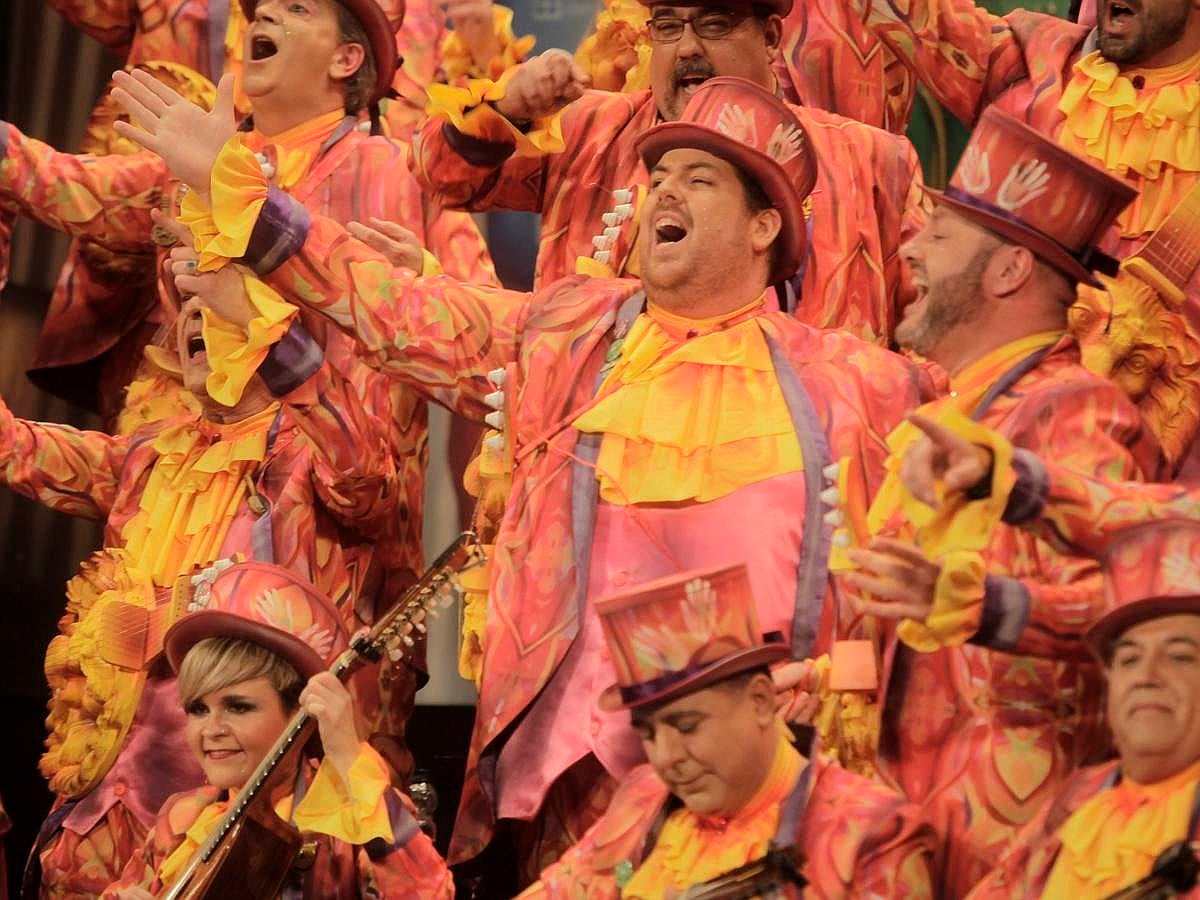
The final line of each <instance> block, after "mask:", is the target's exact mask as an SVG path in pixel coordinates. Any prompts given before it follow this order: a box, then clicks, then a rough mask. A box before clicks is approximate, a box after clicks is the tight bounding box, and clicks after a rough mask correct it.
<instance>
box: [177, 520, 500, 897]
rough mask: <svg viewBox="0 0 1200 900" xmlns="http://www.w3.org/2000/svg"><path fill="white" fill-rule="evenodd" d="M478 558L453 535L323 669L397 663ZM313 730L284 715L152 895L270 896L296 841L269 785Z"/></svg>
mask: <svg viewBox="0 0 1200 900" xmlns="http://www.w3.org/2000/svg"><path fill="white" fill-rule="evenodd" d="M484 561H485V558H484V554H483V549H482V546H481V545H480V543H479V541H478V540H477V538H476V537H475V534H474V533H473V532H469V531H468V532H464V533H463V534H461V535H459V537H458V538H457V539H456V540H455V541H454V543H453V544H451V545H450V546H449V547H448V548H447V549H446V550H445V552H443V553H442V555H441V556H439V557H438V558H437V560H436V561H435V562H434V563H433V564H432V565H431V566H430V567H429V568H428V569H427V570H426V571H425V573H424V574H423V575H422V576H421V577H420V579H418V580H417V583H416V584H414V585H413V586H412V587H411V588H409V589H408V591H407V592H405V594H404V596H403V597H401V598H400V600H399V601H397V602H396V605H395V606H393V607H392V608H391V609H390V610H388V611H387V612H386V613H384V615H383V616H382V617H381V618H380V619H379V621H377V622H376V623H375V625H374V626H373V627H372V628H370V629H365V628H364V629H363V630H362V631H360V632H359V633H358V634H357V635H355V636H354V637H353V638H352V639H351V642H350V648H349V649H348V650H346V651H345V652H344V653H342V654H341V655H340V656H339V657H338V658H337V659H336V660H334V662H333V664H332V665H331V666H330V667H329V671H330V672H332V673H333V674H334V675H335V676H337V677H338V678H339V679H342V680H345V679H346V678H347V677H348V676H349V675H350V674H352V673H353V672H354V671H355V670H357V669H358V668H359V667H361V666H363V665H366V664H369V663H377V662H379V660H381V659H382V658H383V656H384V655H385V654H386V655H387V656H388V657H389V659H391V660H392V661H399V660H401V659H403V658H404V656H405V654H406V652H407V651H408V648H410V647H411V646H412V645H413V636H412V635H413V632H422V631H424V630H425V620H426V619H427V618H428V617H430V616H436V615H437V613H438V611H439V610H440V609H441V608H444V607H446V606H449V605H450V603H452V602H453V599H454V588H453V578H454V576H455V575H456V574H457V573H459V572H463V571H466V570H467V569H472V568H474V567H475V566H478V565H481V564H483V562H484ZM315 731H316V721H315V720H310V719H309V717H308V714H307V713H305V712H304V711H303V710H301V711H300V712H298V713H297V714H296V715H295V716H294V717H293V718H292V720H291V721H290V722H289V723H288V725H287V727H286V728H284V730H283V733H282V734H280V736H279V738H278V740H276V742H275V744H274V745H273V746H272V747H271V749H270V751H268V752H267V755H266V756H265V757H263V760H262V762H261V763H259V765H258V768H256V769H255V770H254V772H253V773H252V774H251V775H250V777H249V778H248V779H247V780H246V784H245V785H244V786H243V787H242V790H241V791H240V792H239V793H238V796H237V799H236V800H235V801H234V802H233V803H232V804H230V806H229V809H228V810H227V811H226V812H225V815H223V816H222V817H221V818H220V820H219V821H218V822H217V825H216V827H215V828H214V829H213V831H212V834H210V835H209V837H208V838H207V840H205V841H204V843H203V844H201V845H200V846H199V847H197V848H196V852H195V853H194V854H192V858H191V859H190V860H189V861H188V864H187V865H186V866H185V867H184V869H183V871H182V872H181V873H180V875H179V878H178V879H176V881H175V882H174V883H173V884H172V885H171V887H170V888H169V889H167V890H166V891H165V893H162V894H160V895H159V896H160V898H161V900H221V898H228V897H244V898H247V900H268V898H272V897H275V896H277V895H278V893H279V890H280V887H281V886H282V884H283V882H284V879H285V878H286V877H287V874H288V872H289V870H291V868H292V866H293V864H294V863H295V862H296V856H297V853H298V851H299V850H300V846H301V837H300V832H299V831H297V830H296V828H295V827H294V826H292V825H290V824H289V823H287V822H284V821H283V820H282V819H280V818H279V817H278V816H277V815H276V814H275V811H274V810H273V809H272V808H271V801H270V794H271V791H270V788H271V787H272V786H273V785H275V784H277V783H278V782H279V780H280V778H281V777H283V776H285V775H286V773H288V772H291V771H294V765H292V764H294V763H297V762H298V761H299V757H300V754H301V752H302V750H303V748H304V745H305V744H306V743H307V742H308V739H309V738H310V737H312V735H313V734H314V733H315Z"/></svg>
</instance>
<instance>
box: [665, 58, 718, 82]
mask: <svg viewBox="0 0 1200 900" xmlns="http://www.w3.org/2000/svg"><path fill="white" fill-rule="evenodd" d="M693 75H699V76H701V77H703V78H715V77H716V75H717V73H716V70H715V69H713V67H712V63H710V62H709V61H708V60H707V59H696V58H688V59H681V60H679V62H677V63H675V71H673V72H672V73H671V82H672V84H673V86H674V87H675V88H676V89H678V87H679V82H681V81H682V80H683V79H685V78H688V77H690V76H693Z"/></svg>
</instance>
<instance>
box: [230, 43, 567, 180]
mask: <svg viewBox="0 0 1200 900" xmlns="http://www.w3.org/2000/svg"><path fill="white" fill-rule="evenodd" d="M516 72H517V67H516V66H514V67H512V68H510V69H508V70H507V71H506V72H505V73H504V74H503V75H501V76H500V77H499V78H498V79H496V80H494V81H493V80H492V79H489V78H473V79H471V80H470V81H468V82H467V86H466V87H453V86H451V85H447V84H431V85H430V86H429V104H428V106H426V112H427V113H428V114H429V116H430V118H440V119H444V120H445V121H447V122H449V123H450V124H451V125H453V126H454V127H455V128H456V129H457V130H458V131H459V132H461V133H462V134H466V135H470V136H471V137H475V138H479V139H480V140H484V141H493V142H496V143H512V144H513V145H514V150H513V152H514V153H515V154H516V155H517V156H532V157H537V156H545V155H546V154H547V153H561V152H562V150H563V148H564V147H566V142H565V141H564V140H563V135H562V112H561V111H559V112H557V113H555V114H554V115H552V116H549V117H548V118H545V119H538V120H536V121H535V122H534V123H533V125H532V127H531V128H530V129H529V131H527V132H525V131H521V130H520V129H519V128H517V127H516V126H515V125H513V123H512V122H510V121H509V120H508V119H506V118H505V117H504V116H502V115H501V114H500V113H498V112H497V111H496V110H495V108H494V107H493V106H492V103H494V102H496V101H497V100H502V99H503V98H504V90H505V88H506V87H507V85H508V82H509V81H510V80H512V77H513V75H515V74H516ZM214 171H215V170H214Z"/></svg>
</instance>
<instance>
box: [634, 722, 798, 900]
mask: <svg viewBox="0 0 1200 900" xmlns="http://www.w3.org/2000/svg"><path fill="white" fill-rule="evenodd" d="M803 767H804V758H803V757H802V756H801V755H800V754H799V753H797V752H796V749H795V748H794V747H792V745H791V743H790V742H789V740H788V736H787V735H786V729H780V735H779V743H778V745H777V747H776V750H775V758H774V760H772V762H771V768H770V770H769V771H768V773H767V777H766V780H765V781H764V782H763V784H762V787H760V788H759V789H758V792H757V793H756V794H755V795H754V797H752V798H751V799H750V801H749V802H748V803H747V804H746V806H745V807H744V808H743V809H741V810H739V811H738V813H737V814H736V815H734V816H733V817H732V818H730V819H720V818H717V817H714V816H702V815H699V814H697V813H694V812H692V811H691V810H689V809H687V808H686V807H684V808H683V809H679V810H676V811H675V812H673V813H671V815H670V816H668V817H667V820H666V822H664V823H663V826H662V830H661V831H660V832H659V834H658V839H657V840H656V841H655V842H654V849H653V850H652V851H651V852H650V855H649V856H648V857H646V860H645V862H643V863H642V864H641V865H640V866H638V868H637V871H635V872H634V873H633V877H632V878H630V879H629V881H628V883H627V884H626V885H625V886H624V887H623V888H622V889H621V896H622V897H623V898H626V900H631V898H638V900H650V898H660V897H671V896H676V895H677V894H678V892H680V891H682V890H684V889H686V888H687V887H688V886H689V885H693V884H697V883H699V882H701V881H707V880H708V879H710V878H715V877H716V876H718V875H723V874H724V873H726V872H728V871H729V870H730V869H736V868H737V867H738V866H743V865H745V864H746V863H748V862H750V861H751V860H753V859H757V858H758V857H760V856H762V855H763V854H764V853H766V851H767V848H768V846H770V843H771V839H772V838H773V837H774V836H775V830H776V829H777V828H778V827H779V810H780V807H781V805H782V804H783V801H784V799H785V798H786V797H787V795H788V793H789V792H790V791H791V789H792V788H793V787H794V786H795V784H796V780H797V779H798V778H799V777H800V772H801V770H802V769H803Z"/></svg>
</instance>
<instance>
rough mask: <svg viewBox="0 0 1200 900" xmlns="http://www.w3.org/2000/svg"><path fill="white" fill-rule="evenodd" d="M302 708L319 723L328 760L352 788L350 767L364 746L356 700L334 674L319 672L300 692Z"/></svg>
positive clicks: (344, 781)
mask: <svg viewBox="0 0 1200 900" xmlns="http://www.w3.org/2000/svg"><path fill="white" fill-rule="evenodd" d="M300 706H301V708H302V709H303V710H304V711H305V712H306V713H308V714H309V715H310V716H312V717H313V718H314V719H316V720H317V728H318V730H319V731H320V733H321V746H322V747H324V748H325V758H326V759H328V760H329V761H330V762H331V763H333V765H334V766H335V767H336V768H337V770H338V773H339V774H340V775H341V776H342V781H343V783H345V784H346V786H347V787H349V781H348V778H349V772H350V766H351V765H353V764H354V759H355V757H357V756H358V745H359V743H360V741H359V737H358V731H357V730H356V729H355V727H354V701H353V700H351V699H350V692H349V691H347V690H346V686H345V685H344V684H342V683H341V682H340V681H338V680H337V678H336V677H335V676H334V675H333V673H332V672H318V673H317V674H316V675H314V676H313V677H312V678H310V679H309V680H308V684H307V685H305V687H304V690H303V691H301V692H300Z"/></svg>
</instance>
